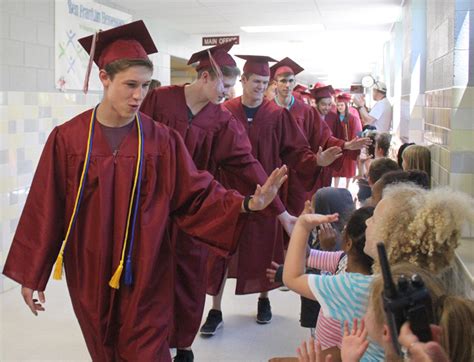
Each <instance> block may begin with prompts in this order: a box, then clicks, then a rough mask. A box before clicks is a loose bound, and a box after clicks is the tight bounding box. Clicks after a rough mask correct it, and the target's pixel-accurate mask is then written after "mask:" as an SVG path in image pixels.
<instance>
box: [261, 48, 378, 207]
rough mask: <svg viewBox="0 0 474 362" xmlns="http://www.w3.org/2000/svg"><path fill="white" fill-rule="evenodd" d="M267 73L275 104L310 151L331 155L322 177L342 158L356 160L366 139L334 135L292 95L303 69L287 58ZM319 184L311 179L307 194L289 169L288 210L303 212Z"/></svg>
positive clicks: (315, 112)
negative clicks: (292, 122)
mask: <svg viewBox="0 0 474 362" xmlns="http://www.w3.org/2000/svg"><path fill="white" fill-rule="evenodd" d="M270 70H271V73H272V77H273V79H274V80H275V81H276V82H277V96H276V97H275V99H274V101H275V103H276V104H277V105H279V106H280V107H283V108H286V109H288V110H289V111H290V113H291V115H292V116H293V119H294V120H295V121H296V122H297V124H298V126H299V127H300V128H301V130H302V131H303V133H304V135H305V136H306V138H307V140H308V142H309V145H310V146H311V149H312V150H313V152H318V151H319V150H320V149H323V150H325V151H324V153H333V157H334V159H335V161H334V162H333V163H326V164H324V166H327V167H324V171H323V173H322V174H323V175H325V174H326V173H327V169H333V170H338V169H340V168H341V167H342V165H343V162H344V160H345V159H350V160H352V159H353V158H354V157H355V158H356V157H357V155H358V153H359V149H360V148H362V147H364V145H365V144H366V143H367V142H369V139H357V140H353V141H352V142H348V141H347V140H345V139H343V138H342V137H338V135H333V134H332V132H331V130H330V128H329V126H328V125H327V124H326V123H325V122H324V121H322V120H321V117H320V116H319V114H318V112H317V111H316V110H315V109H314V108H313V107H311V106H309V105H307V104H305V103H304V102H302V101H301V100H299V99H298V98H296V97H295V96H294V95H293V93H294V89H293V88H294V87H295V84H296V79H295V76H296V75H297V74H299V73H300V72H302V71H303V70H304V69H303V68H302V67H301V66H300V65H298V64H297V63H296V62H294V61H293V60H292V59H290V58H288V57H287V58H284V59H283V60H281V61H280V62H278V63H276V64H275V65H273V66H272V67H271V68H270ZM349 141H350V140H349ZM340 150H343V153H342V154H341V153H339V152H340ZM338 151H339V152H338ZM341 156H342V157H341ZM329 159H330V158H329ZM321 184H322V181H321V179H318V180H315V183H314V184H313V187H312V189H311V191H310V192H307V191H306V190H305V189H304V187H303V185H302V182H301V180H300V179H299V178H298V177H297V174H296V173H295V172H293V170H291V169H290V171H289V180H288V196H287V197H286V198H285V200H286V202H287V209H288V211H289V212H290V213H292V214H294V215H299V214H300V213H301V212H302V211H303V209H304V203H305V201H306V200H310V199H311V198H312V196H313V194H314V193H315V192H316V191H317V189H318V188H319V187H320V186H321Z"/></svg>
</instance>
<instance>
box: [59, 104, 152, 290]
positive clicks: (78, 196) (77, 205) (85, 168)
mask: <svg viewBox="0 0 474 362" xmlns="http://www.w3.org/2000/svg"><path fill="white" fill-rule="evenodd" d="M96 111H97V107H96V108H94V111H93V112H92V115H91V120H90V124H89V133H88V137H87V148H86V159H85V162H84V166H83V168H82V174H81V179H80V181H79V187H78V190H77V194H76V200H75V202H74V209H73V212H72V215H71V219H70V220H69V225H68V229H67V232H66V236H65V237H64V240H63V242H62V245H61V249H60V251H59V255H58V257H57V259H56V263H55V267H54V273H53V279H56V280H61V279H62V270H63V255H64V250H65V248H66V244H67V242H68V240H69V236H70V233H71V230H72V228H73V227H74V224H75V221H76V219H77V215H78V213H79V208H80V205H81V199H82V195H83V193H84V186H85V180H86V177H87V171H88V168H89V162H90V157H91V153H92V140H93V135H94V120H95V114H96ZM135 121H136V123H137V130H138V155H137V165H136V170H135V177H134V181H133V188H132V195H131V200H130V204H129V208H128V215H127V226H126V230H125V237H124V242H123V247H122V256H121V259H120V263H119V266H118V267H117V270H116V271H115V273H114V275H113V276H112V278H111V279H110V281H109V285H110V287H112V288H115V289H118V288H119V284H120V278H121V275H122V271H123V263H124V259H125V251H126V249H127V240H128V229H129V227H130V219H131V215H132V206H133V200H134V198H135V191H136V188H137V183H138V182H139V180H138V179H139V174H140V164H141V162H142V158H143V155H142V153H143V148H142V142H143V140H142V137H143V132H142V125H141V122H140V120H139V118H138V114H137V115H135ZM137 197H139V195H137Z"/></svg>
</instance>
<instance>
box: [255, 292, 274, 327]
mask: <svg viewBox="0 0 474 362" xmlns="http://www.w3.org/2000/svg"><path fill="white" fill-rule="evenodd" d="M271 321H272V307H271V306H270V299H268V298H258V312H257V323H258V324H267V323H270V322H271Z"/></svg>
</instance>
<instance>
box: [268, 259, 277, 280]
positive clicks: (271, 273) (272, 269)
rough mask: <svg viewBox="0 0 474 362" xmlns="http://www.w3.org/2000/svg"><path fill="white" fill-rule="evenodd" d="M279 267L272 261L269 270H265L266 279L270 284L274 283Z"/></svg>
mask: <svg viewBox="0 0 474 362" xmlns="http://www.w3.org/2000/svg"><path fill="white" fill-rule="evenodd" d="M279 267H280V264H278V263H277V262H276V261H272V265H271V266H270V268H267V272H266V275H267V279H268V280H269V281H270V282H271V283H275V275H276V272H277V269H278V268H279Z"/></svg>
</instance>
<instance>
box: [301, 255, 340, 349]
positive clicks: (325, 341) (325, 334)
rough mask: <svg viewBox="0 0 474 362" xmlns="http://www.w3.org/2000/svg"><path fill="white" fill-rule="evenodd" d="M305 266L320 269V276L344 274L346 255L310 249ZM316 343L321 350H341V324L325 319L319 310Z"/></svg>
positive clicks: (334, 320)
mask: <svg viewBox="0 0 474 362" xmlns="http://www.w3.org/2000/svg"><path fill="white" fill-rule="evenodd" d="M306 265H307V266H308V267H311V268H314V269H320V270H321V274H325V275H328V274H339V273H341V272H345V270H346V266H347V255H345V254H344V252H343V251H335V252H334V251H321V250H314V249H311V252H310V255H309V257H308V260H307V263H306ZM315 334H316V341H317V342H319V344H320V345H321V347H322V349H323V350H325V349H328V348H331V347H339V348H341V344H342V331H341V322H339V321H338V320H336V319H332V318H329V317H326V316H325V315H324V312H323V310H322V309H321V310H320V311H319V314H318V321H317V323H316V331H315Z"/></svg>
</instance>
